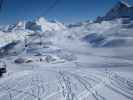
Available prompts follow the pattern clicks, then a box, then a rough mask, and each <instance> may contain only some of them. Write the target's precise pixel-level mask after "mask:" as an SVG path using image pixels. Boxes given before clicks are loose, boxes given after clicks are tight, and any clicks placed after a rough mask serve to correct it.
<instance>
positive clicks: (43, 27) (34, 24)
mask: <svg viewBox="0 0 133 100" xmlns="http://www.w3.org/2000/svg"><path fill="white" fill-rule="evenodd" d="M25 27H26V29H30V30H33V31H42V32H45V31H60V30H63V29H65V28H66V27H65V25H63V24H62V23H60V22H58V21H47V20H46V19H45V18H44V17H39V18H37V19H35V20H34V21H28V22H27V23H26V26H25Z"/></svg>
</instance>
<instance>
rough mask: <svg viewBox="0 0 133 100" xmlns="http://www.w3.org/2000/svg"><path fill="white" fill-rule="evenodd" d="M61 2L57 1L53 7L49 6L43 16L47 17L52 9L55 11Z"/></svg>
mask: <svg viewBox="0 0 133 100" xmlns="http://www.w3.org/2000/svg"><path fill="white" fill-rule="evenodd" d="M60 1H61V0H55V1H54V2H53V3H52V4H51V6H49V7H48V8H47V9H46V10H45V11H44V12H43V13H42V14H41V16H46V15H47V14H48V13H49V12H50V11H51V10H52V9H54V8H55V7H56V6H57V5H58V4H59V3H60Z"/></svg>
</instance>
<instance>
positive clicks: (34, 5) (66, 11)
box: [0, 0, 133, 24]
mask: <svg viewBox="0 0 133 100" xmlns="http://www.w3.org/2000/svg"><path fill="white" fill-rule="evenodd" d="M54 1H55V0H4V4H3V9H2V12H0V24H10V23H15V22H16V21H18V20H32V19H34V18H36V17H39V16H44V17H46V18H47V19H49V20H54V19H56V20H59V21H61V22H64V23H74V22H80V21H83V20H89V19H91V20H93V19H95V18H96V17H97V16H103V15H104V14H105V13H106V12H107V11H108V10H109V9H110V8H111V7H112V6H113V5H114V4H115V3H117V2H118V0H59V3H58V5H56V6H55V7H54V9H51V10H50V12H49V13H47V14H45V12H46V10H47V9H48V8H49V7H50V6H51V5H52V4H53V2H54ZM128 1H129V3H130V4H132V5H133V0H128Z"/></svg>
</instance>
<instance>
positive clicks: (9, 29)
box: [0, 1, 133, 52]
mask: <svg viewBox="0 0 133 100" xmlns="http://www.w3.org/2000/svg"><path fill="white" fill-rule="evenodd" d="M132 19H133V6H130V5H129V4H127V3H125V2H123V1H119V2H118V3H117V4H116V5H115V6H114V7H113V8H111V10H110V11H109V12H107V14H106V15H105V16H104V17H98V18H97V20H96V21H94V22H91V21H85V22H80V23H78V24H71V25H68V26H67V25H64V24H62V23H60V22H58V21H48V20H46V19H45V18H43V17H39V18H37V19H35V20H33V21H19V22H18V23H16V24H12V25H7V26H4V27H2V28H0V36H1V37H3V38H0V48H3V47H5V46H7V45H9V44H10V43H11V44H12V43H14V42H15V43H16V42H17V43H18V41H20V42H21V41H22V42H23V43H24V42H25V39H27V38H28V39H27V40H32V41H33V40H35V41H36V40H37V41H38V42H39V41H40V40H39V39H40V37H41V38H42V41H43V42H44V41H45V44H46V43H48V44H55V43H57V44H62V45H64V43H69V42H70V43H69V44H75V43H77V42H78V43H86V44H88V45H89V46H92V47H120V46H133V44H132V43H133V34H132V32H133V20H132ZM1 52H2V51H1Z"/></svg>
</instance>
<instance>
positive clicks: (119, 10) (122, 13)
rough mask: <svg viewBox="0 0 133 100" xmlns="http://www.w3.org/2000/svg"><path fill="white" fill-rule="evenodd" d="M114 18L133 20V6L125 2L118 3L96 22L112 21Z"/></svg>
mask: <svg viewBox="0 0 133 100" xmlns="http://www.w3.org/2000/svg"><path fill="white" fill-rule="evenodd" d="M116 18H130V19H133V6H131V5H129V4H128V3H127V2H124V1H119V2H118V3H117V4H116V5H115V6H114V7H113V8H112V9H111V10H109V12H107V14H106V15H105V16H104V17H98V18H97V21H103V20H112V19H116Z"/></svg>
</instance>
